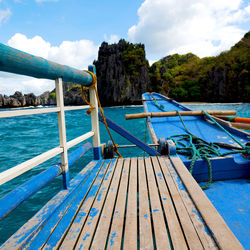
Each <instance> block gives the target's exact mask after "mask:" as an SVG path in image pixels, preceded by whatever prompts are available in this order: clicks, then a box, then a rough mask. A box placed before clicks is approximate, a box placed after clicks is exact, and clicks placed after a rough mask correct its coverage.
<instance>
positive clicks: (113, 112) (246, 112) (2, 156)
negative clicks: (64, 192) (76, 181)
mask: <svg viewBox="0 0 250 250" xmlns="http://www.w3.org/2000/svg"><path fill="white" fill-rule="evenodd" d="M186 106H188V107H190V108H191V109H194V110H200V109H207V110H213V109H220V110H229V109H230V110H231V109H235V110H237V115H238V116H243V117H250V104H206V105H204V104H203V105H198V104H195V105H186ZM104 111H105V115H106V116H107V117H109V118H110V119H112V120H113V121H115V122H116V123H118V124H120V125H122V127H124V128H125V129H127V130H129V131H130V132H131V133H132V134H133V135H135V136H137V137H138V138H140V139H141V140H143V141H144V140H145V120H144V119H138V120H128V121H126V120H125V114H131V113H139V112H143V111H144V110H143V107H142V106H130V107H113V108H104ZM66 127H67V140H68V141H69V140H72V139H74V138H76V137H78V136H80V135H82V134H84V133H86V132H88V131H90V119H89V117H88V115H86V113H85V111H84V110H79V111H68V112H66ZM100 133H101V142H107V141H108V140H109V137H108V134H107V132H106V130H105V127H104V125H103V124H100ZM112 135H113V136H114V139H115V142H116V143H118V144H120V145H122V144H129V142H128V141H127V140H126V139H124V138H122V137H121V136H120V135H118V134H116V133H115V132H112ZM146 141H147V142H149V135H148V134H146ZM0 142H1V147H0V172H2V171H4V170H6V169H9V168H11V167H13V166H15V165H17V164H19V163H21V162H23V161H26V160H28V159H30V158H32V157H34V156H36V155H38V154H40V153H43V152H45V151H47V150H49V149H51V148H54V147H56V146H58V144H59V135H58V124H57V115H56V114H54V113H50V114H41V115H33V116H24V117H16V118H5V119H0ZM75 148H76V147H75ZM75 148H73V149H71V151H72V150H74V149H75ZM120 152H121V154H122V155H123V156H124V157H128V156H143V152H142V151H141V150H140V149H138V148H129V149H120ZM91 159H92V151H91V150H90V151H89V152H88V153H87V154H86V155H85V156H84V157H82V158H81V159H80V160H79V161H77V163H75V164H74V165H73V166H72V167H71V168H70V177H71V178H73V177H74V176H75V175H76V174H77V173H78V172H79V171H80V170H81V169H82V168H83V167H84V166H85V165H86V164H87V163H88V162H89V161H91ZM58 161H59V157H55V158H53V159H51V160H49V161H47V162H46V163H44V164H41V165H39V166H38V167H36V168H34V169H33V170H30V171H28V172H27V173H25V174H23V175H21V176H19V177H18V178H16V179H14V180H12V181H10V182H8V183H6V184H4V185H2V186H0V197H3V196H4V195H5V194H6V193H8V192H9V191H10V190H12V189H13V188H14V187H16V186H18V185H20V184H22V183H23V182H24V181H26V180H28V179H30V178H31V177H32V176H34V175H35V174H37V173H40V172H41V171H43V170H44V169H46V168H47V167H49V166H50V165H52V164H53V163H55V162H58ZM61 188H62V179H61V177H60V176H59V177H58V178H56V179H55V180H53V181H52V182H51V183H50V184H49V185H47V186H46V187H44V188H43V189H41V190H40V191H38V192H37V193H36V194H35V195H33V196H32V197H31V198H30V199H28V200H27V201H25V202H23V203H22V204H21V205H20V206H19V207H18V208H17V209H15V210H14V211H13V212H12V213H11V214H10V215H9V216H7V217H6V218H5V219H4V220H3V221H1V222H0V244H1V243H3V242H4V241H5V240H6V239H7V238H9V237H10V236H11V235H12V234H13V233H14V232H15V231H16V230H17V229H18V228H19V227H20V226H22V225H23V224H24V223H25V222H26V221H27V220H28V219H29V218H31V217H32V216H33V215H34V214H35V213H36V212H37V211H38V210H39V209H40V208H41V207H42V206H43V205H44V204H46V202H47V201H48V200H49V199H51V198H52V197H53V196H54V195H55V194H56V193H57V192H58V191H59V190H60V189H61Z"/></svg>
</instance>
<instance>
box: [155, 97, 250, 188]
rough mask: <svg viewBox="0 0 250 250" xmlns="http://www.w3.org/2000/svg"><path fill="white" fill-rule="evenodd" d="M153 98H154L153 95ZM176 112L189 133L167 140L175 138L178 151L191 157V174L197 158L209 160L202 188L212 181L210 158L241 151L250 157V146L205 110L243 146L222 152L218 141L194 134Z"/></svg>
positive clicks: (161, 106)
mask: <svg viewBox="0 0 250 250" xmlns="http://www.w3.org/2000/svg"><path fill="white" fill-rule="evenodd" d="M151 96H152V95H151ZM152 98H153V100H154V97H153V96H152ZM153 102H154V104H155V105H156V106H157V107H158V108H159V109H160V110H162V111H165V112H166V110H165V109H164V106H163V105H159V104H158V103H157V102H156V100H154V101H153ZM176 112H177V113H178V116H179V118H180V121H181V123H182V125H183V127H184V128H185V130H186V132H187V133H186V134H181V135H172V136H170V137H168V138H167V140H173V141H174V143H175V145H176V151H177V153H179V154H182V155H186V156H188V158H189V159H192V161H191V163H190V168H189V172H190V173H191V174H192V173H193V170H194V166H195V162H196V160H198V159H204V160H205V161H206V162H207V165H208V182H207V183H206V184H205V185H204V186H202V187H201V188H202V189H207V188H208V187H209V186H210V185H211V183H212V164H211V161H210V158H213V157H224V156H227V155H232V154H238V153H241V154H243V155H245V156H246V157H248V159H249V158H250V146H248V145H243V144H242V143H241V142H240V141H238V140H237V139H236V138H235V137H234V136H233V135H232V134H231V133H230V132H229V131H227V130H226V129H224V128H223V127H222V126H221V125H220V124H218V122H216V121H215V120H214V119H213V118H212V117H211V116H210V115H209V114H207V112H205V111H204V110H202V112H203V113H204V114H205V115H206V116H207V117H208V118H209V119H210V120H211V121H213V122H214V124H216V125H217V126H218V127H219V128H220V129H222V130H223V131H224V132H225V133H226V134H227V135H229V136H230V137H231V138H232V139H233V140H234V141H235V142H237V143H238V144H239V145H240V147H241V148H239V149H237V150H231V151H229V152H226V153H223V154H222V153H221V152H220V150H221V147H220V146H219V145H217V144H216V143H209V142H207V141H205V140H203V139H201V138H199V137H197V136H195V135H194V134H192V133H191V132H190V131H189V130H188V128H187V126H186V125H185V123H184V121H183V119H182V117H181V114H180V112H179V111H178V110H177V111H176Z"/></svg>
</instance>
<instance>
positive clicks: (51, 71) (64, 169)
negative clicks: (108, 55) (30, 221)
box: [0, 43, 101, 220]
mask: <svg viewBox="0 0 250 250" xmlns="http://www.w3.org/2000/svg"><path fill="white" fill-rule="evenodd" d="M88 69H89V71H88V72H86V71H81V70H78V69H75V68H72V67H69V66H65V65H60V64H57V63H54V62H51V61H48V60H46V59H44V58H41V57H37V56H33V55H30V54H28V53H25V52H22V51H19V50H16V49H14V48H11V47H9V46H6V45H4V44H2V43H0V71H4V72H9V73H15V74H20V75H26V76H31V77H35V78H45V79H50V80H55V85H56V99H57V108H54V110H53V111H52V112H57V113H58V123H59V126H58V127H59V135H60V146H59V147H56V148H54V149H51V150H49V151H47V152H45V153H43V154H41V155H39V156H36V157H34V158H32V159H30V160H28V161H26V162H24V163H21V164H19V165H17V166H15V167H13V168H10V169H7V170H5V171H3V172H2V173H0V185H1V184H3V183H6V182H8V181H10V180H11V179H13V178H15V177H17V176H19V175H21V174H23V173H24V172H26V171H28V170H30V169H32V168H33V167H35V166H37V165H39V164H41V163H42V162H45V161H47V160H48V159H50V158H52V157H55V156H56V155H58V154H61V163H58V164H55V165H53V166H51V167H49V168H48V169H47V170H45V171H44V172H42V173H40V174H38V175H36V176H35V177H33V178H32V179H30V180H28V181H26V182H25V183H23V184H22V185H20V186H18V187H17V188H15V189H14V190H12V191H11V192H9V193H8V194H7V195H5V196H4V197H2V198H1V199H0V220H1V219H2V218H4V217H6V216H7V215H8V214H9V213H10V212H11V211H12V210H13V209H15V208H16V207H17V206H18V205H19V204H20V203H22V202H23V201H24V200H26V199H27V198H29V197H30V196H31V195H32V194H34V193H36V192H37V191H38V190H39V189H41V188H42V187H43V186H45V185H46V184H48V183H49V182H50V181H51V180H53V179H54V178H56V177H57V176H59V175H62V176H63V186H64V188H66V189H67V188H69V173H68V167H69V166H71V165H72V164H73V163H74V162H75V161H76V160H78V159H79V158H80V157H81V156H82V155H84V154H85V153H86V152H87V151H89V149H90V148H92V145H91V144H90V143H86V144H84V145H82V146H80V147H79V148H78V149H77V150H75V151H74V152H72V153H71V154H69V155H68V153H67V152H68V149H69V148H71V147H73V146H75V145H76V144H79V143H81V142H82V141H84V140H87V139H88V138H90V137H93V149H94V153H95V152H96V151H97V150H96V149H98V152H100V153H99V154H98V155H97V154H96V153H95V154H94V156H95V158H96V159H99V158H100V157H101V151H100V135H99V123H98V105H97V100H96V96H95V91H94V88H93V87H91V88H90V103H91V104H92V105H93V106H94V109H93V112H92V113H91V121H92V131H90V132H88V133H86V134H84V135H82V136H79V137H78V138H76V139H73V140H71V141H69V142H67V140H66V125H65V115H64V111H65V107H64V102H63V88H62V83H63V82H73V83H76V84H81V85H84V86H90V85H91V84H92V83H93V82H95V79H93V77H94V76H93V74H95V67H94V66H89V68H88ZM89 72H90V73H89ZM91 72H93V73H91ZM85 108H87V107H86V106H82V107H80V109H85ZM74 109H75V108H74V107H70V108H67V109H66V110H74ZM77 109H79V108H77ZM39 110H40V111H42V112H38V111H39ZM39 110H37V109H34V110H31V111H29V112H28V113H27V112H24V111H23V110H18V113H16V112H15V111H1V112H0V113H1V114H0V117H1V118H4V117H13V116H15V114H16V115H18V116H19V115H33V114H39V113H48V112H51V111H49V109H48V110H47V109H39ZM26 111H27V110H26ZM13 112H14V113H15V114H13Z"/></svg>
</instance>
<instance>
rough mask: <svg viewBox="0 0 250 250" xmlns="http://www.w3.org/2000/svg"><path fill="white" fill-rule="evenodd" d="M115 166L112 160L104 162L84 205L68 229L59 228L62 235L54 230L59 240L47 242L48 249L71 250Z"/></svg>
mask: <svg viewBox="0 0 250 250" xmlns="http://www.w3.org/2000/svg"><path fill="white" fill-rule="evenodd" d="M114 165H115V161H114V160H112V161H110V160H105V161H104V164H103V173H100V174H99V175H98V177H97V178H96V180H95V181H94V183H93V185H92V187H91V190H90V191H89V192H88V194H87V197H86V199H85V200H84V204H83V205H82V206H81V207H79V210H78V212H77V214H76V216H75V217H73V218H72V220H71V221H70V222H71V224H68V228H67V229H66V230H65V223H64V227H63V226H61V227H60V230H64V232H63V234H62V233H60V232H56V230H55V231H54V232H53V234H56V235H57V236H56V237H58V235H60V234H61V237H60V239H58V240H57V243H56V245H54V244H50V241H51V239H49V241H48V242H47V244H46V245H49V248H51V247H52V246H55V247H56V248H58V247H59V246H60V245H61V246H60V248H62V249H72V248H73V247H74V245H75V243H76V241H77V239H78V236H79V234H80V232H81V228H82V226H83V224H84V222H85V221H86V218H87V216H88V211H89V210H90V209H91V206H92V204H93V201H94V200H95V198H96V194H97V192H98V190H99V188H100V186H101V184H102V182H103V180H104V178H105V177H106V176H108V175H109V174H110V173H112V171H113V168H114Z"/></svg>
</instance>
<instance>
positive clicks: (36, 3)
mask: <svg viewBox="0 0 250 250" xmlns="http://www.w3.org/2000/svg"><path fill="white" fill-rule="evenodd" d="M249 30H250V0H209V1H207V0H126V1H124V0H123V1H121V0H92V1H85V0H82V1H80V0H0V38H1V39H0V42H2V43H4V44H6V45H9V46H12V47H15V48H17V49H20V50H23V51H26V52H28V53H32V54H35V55H37V56H42V57H44V58H47V59H49V60H53V61H56V62H58V63H62V64H66V65H69V66H73V67H76V68H80V69H82V68H83V69H84V68H86V67H87V65H88V64H91V63H92V62H93V60H94V59H96V58H97V53H98V48H99V46H100V44H101V43H102V42H103V41H104V40H105V41H107V42H109V43H114V42H118V41H119V39H120V38H125V39H126V40H128V41H130V42H140V43H143V44H145V49H146V55H147V59H148V60H149V61H150V62H151V63H152V62H153V61H155V60H159V59H160V58H162V57H164V56H166V55H169V54H173V53H180V54H184V53H188V52H193V53H195V54H197V55H198V56H200V57H205V56H214V55H217V54H219V53H220V52H221V51H224V50H228V49H230V47H231V46H232V45H234V44H235V43H236V42H238V41H239V40H240V39H241V37H242V36H243V35H244V34H245V33H246V32H247V31H249ZM53 87H54V84H53V83H51V81H47V80H36V79H33V78H32V79H31V78H28V77H20V76H16V75H11V74H7V73H0V93H2V94H3V93H4V94H13V91H14V90H19V91H22V92H23V93H27V92H34V93H35V94H41V93H42V92H43V91H45V90H48V89H52V88H53Z"/></svg>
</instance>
